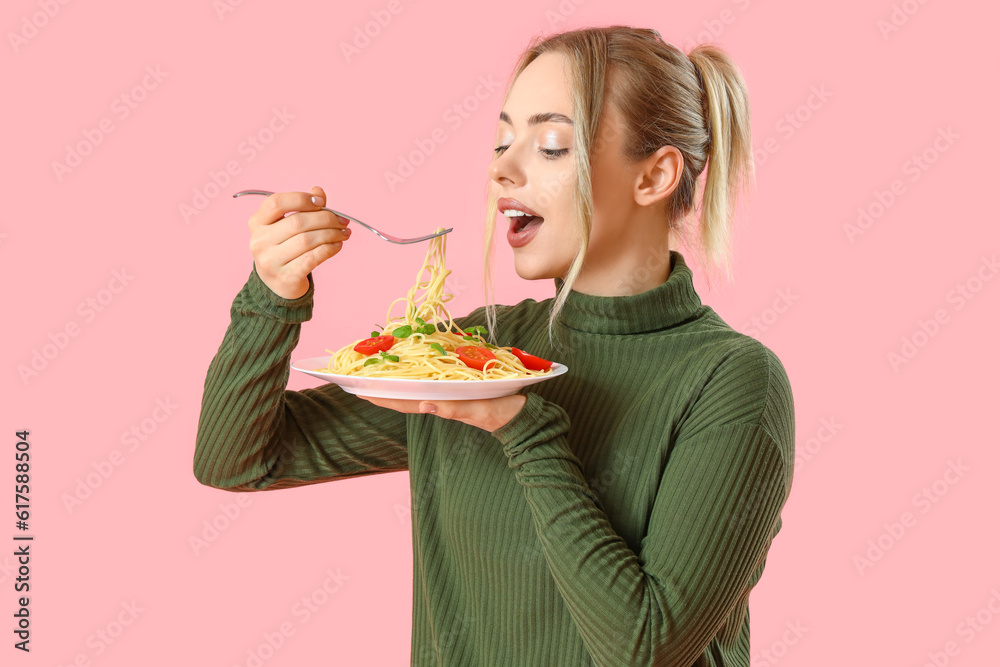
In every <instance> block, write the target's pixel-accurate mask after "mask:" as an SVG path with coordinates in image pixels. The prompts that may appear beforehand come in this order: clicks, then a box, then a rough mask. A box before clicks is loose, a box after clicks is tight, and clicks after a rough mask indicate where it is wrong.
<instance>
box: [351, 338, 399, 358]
mask: <svg viewBox="0 0 1000 667" xmlns="http://www.w3.org/2000/svg"><path fill="white" fill-rule="evenodd" d="M395 342H396V337H395V336H393V335H392V334H384V335H382V336H375V337H374V338H369V339H368V340H363V341H361V342H360V343H358V344H357V345H355V346H354V351H355V352H360V353H361V354H375V353H376V352H386V351H388V349H389V348H390V347H392V346H393V344H394V343H395Z"/></svg>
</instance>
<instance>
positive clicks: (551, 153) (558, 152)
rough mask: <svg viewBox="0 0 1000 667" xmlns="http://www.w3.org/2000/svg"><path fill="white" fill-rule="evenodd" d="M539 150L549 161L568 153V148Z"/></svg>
mask: <svg viewBox="0 0 1000 667" xmlns="http://www.w3.org/2000/svg"><path fill="white" fill-rule="evenodd" d="M539 150H540V151H541V152H542V154H543V155H545V157H546V158H547V159H549V160H555V159H556V158H560V157H562V156H563V155H566V153H569V149H568V148H540V149H539Z"/></svg>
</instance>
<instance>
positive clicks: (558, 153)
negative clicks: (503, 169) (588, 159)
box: [493, 145, 569, 160]
mask: <svg viewBox="0 0 1000 667" xmlns="http://www.w3.org/2000/svg"><path fill="white" fill-rule="evenodd" d="M508 148H510V146H509V145H508V146H497V147H496V148H494V149H493V153H494V155H496V156H497V157H499V156H500V155H501V154H503V152H504V151H505V150H507V149H508ZM538 152H540V153H541V154H542V155H544V156H545V157H546V159H549V160H555V159H557V158H560V157H562V156H563V155H566V154H567V153H569V149H568V148H539V149H538Z"/></svg>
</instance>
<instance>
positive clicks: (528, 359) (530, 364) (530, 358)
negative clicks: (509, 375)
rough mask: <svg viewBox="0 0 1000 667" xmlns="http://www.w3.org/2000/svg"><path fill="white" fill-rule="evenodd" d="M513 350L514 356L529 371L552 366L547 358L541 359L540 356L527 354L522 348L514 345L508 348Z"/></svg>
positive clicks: (541, 369)
mask: <svg viewBox="0 0 1000 667" xmlns="http://www.w3.org/2000/svg"><path fill="white" fill-rule="evenodd" d="M510 349H511V351H513V352H514V356H515V357H517V358H518V359H520V360H521V363H522V364H524V367H525V368H527V369H528V370H529V371H544V370H545V369H546V368H551V367H552V362H551V361H549V360H547V359H542V358H541V357H536V356H535V355H533V354H528V353H527V352H525V351H524V350H519V349H517V348H516V347H512V348H510Z"/></svg>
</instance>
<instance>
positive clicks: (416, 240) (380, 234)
mask: <svg viewBox="0 0 1000 667" xmlns="http://www.w3.org/2000/svg"><path fill="white" fill-rule="evenodd" d="M273 194H274V193H273V192H268V191H267V190H243V191H242V192H237V193H236V194H234V195H233V197H239V196H240V195H264V196H265V197H269V196H271V195H273ZM322 208H323V210H324V211H329V212H330V213H333V214H334V215H339V216H340V217H342V218H347V219H348V220H351V221H353V222H356V223H358V224H359V225H361V226H362V227H364V228H365V229H369V230H371V231H372V232H373V233H374V234H375V236H378V237H379V238H382V239H385V240H386V241H388V242H389V243H420V242H421V241H429V240H431V239H433V238H436V237H438V236H441V235H442V234H447V233H448V232H451V231H454V229H455V228H454V227H449V228H448V229H445V230H443V231H440V232H436V233H434V234H428V235H427V236H418V237H417V238H413V239H401V238H399V237H398V236H393V235H392V234H386V233H384V232H380V231H379V230H377V229H375V228H374V227H372V226H371V225H369V224H366V223H364V222H361V221H360V220H358V219H357V218H354V217H351V216H349V215H347V214H346V213H340V212H338V211H334V210H333V209H332V208H326V207H325V206H324V207H322Z"/></svg>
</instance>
